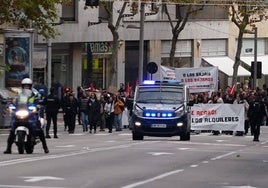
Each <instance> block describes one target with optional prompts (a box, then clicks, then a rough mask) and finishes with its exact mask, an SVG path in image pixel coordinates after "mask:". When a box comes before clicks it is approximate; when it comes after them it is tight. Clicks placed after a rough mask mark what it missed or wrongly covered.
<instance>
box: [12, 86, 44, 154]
mask: <svg viewBox="0 0 268 188" xmlns="http://www.w3.org/2000/svg"><path fill="white" fill-rule="evenodd" d="M34 93H35V92H34ZM35 94H36V93H35ZM35 94H33V92H32V90H29V89H23V90H22V91H21V92H20V94H19V95H18V99H17V101H16V102H14V103H11V104H9V107H8V108H9V112H10V113H11V126H12V128H13V130H14V134H15V137H14V138H15V140H14V142H15V144H16V145H17V147H18V152H19V154H23V153H24V151H26V153H27V154H31V153H33V151H34V146H35V145H36V144H37V143H39V142H40V140H39V138H38V137H37V136H36V135H35V129H36V127H37V126H41V127H44V125H42V124H44V119H43V118H41V117H40V116H39V105H38V104H35V103H34V100H35V99H34V95H35Z"/></svg>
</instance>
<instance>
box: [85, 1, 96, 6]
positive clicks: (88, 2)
mask: <svg viewBox="0 0 268 188" xmlns="http://www.w3.org/2000/svg"><path fill="white" fill-rule="evenodd" d="M85 5H86V6H91V7H96V6H99V0H86V4H85Z"/></svg>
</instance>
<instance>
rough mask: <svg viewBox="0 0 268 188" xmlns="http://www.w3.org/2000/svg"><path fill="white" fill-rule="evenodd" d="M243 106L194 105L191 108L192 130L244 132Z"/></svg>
mask: <svg viewBox="0 0 268 188" xmlns="http://www.w3.org/2000/svg"><path fill="white" fill-rule="evenodd" d="M244 115H245V108H244V105H243V104H195V105H194V106H193V107H191V129H192V130H228V131H244V120H245V118H244V117H245V116H244Z"/></svg>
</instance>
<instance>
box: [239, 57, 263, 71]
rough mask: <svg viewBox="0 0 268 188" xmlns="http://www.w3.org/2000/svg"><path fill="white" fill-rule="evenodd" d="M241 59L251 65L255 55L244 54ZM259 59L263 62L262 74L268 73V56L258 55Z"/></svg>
mask: <svg viewBox="0 0 268 188" xmlns="http://www.w3.org/2000/svg"><path fill="white" fill-rule="evenodd" d="M240 59H241V61H243V62H244V63H246V64H247V65H248V66H251V62H252V61H254V56H244V57H241V58H240ZM257 61H261V62H262V74H263V75H268V56H266V55H264V56H258V57H257Z"/></svg>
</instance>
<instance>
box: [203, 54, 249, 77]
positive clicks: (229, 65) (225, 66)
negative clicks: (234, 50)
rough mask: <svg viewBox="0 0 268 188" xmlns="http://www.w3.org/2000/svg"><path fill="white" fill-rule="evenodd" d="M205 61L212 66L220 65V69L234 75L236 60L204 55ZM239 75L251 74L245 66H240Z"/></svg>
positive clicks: (226, 73) (228, 74)
mask: <svg viewBox="0 0 268 188" xmlns="http://www.w3.org/2000/svg"><path fill="white" fill-rule="evenodd" d="M202 59H203V60H204V61H205V62H207V63H208V64H209V65H211V66H216V67H218V69H219V71H221V72H223V73H224V74H225V75H227V76H233V65H234V61H233V60H232V59H231V58H229V57H227V56H223V57H203V58H202ZM237 76H250V72H249V71H248V70H246V69H245V68H243V67H242V66H239V67H238V72H237Z"/></svg>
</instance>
